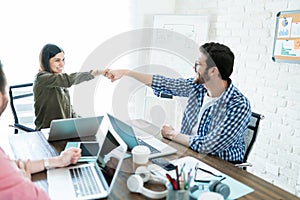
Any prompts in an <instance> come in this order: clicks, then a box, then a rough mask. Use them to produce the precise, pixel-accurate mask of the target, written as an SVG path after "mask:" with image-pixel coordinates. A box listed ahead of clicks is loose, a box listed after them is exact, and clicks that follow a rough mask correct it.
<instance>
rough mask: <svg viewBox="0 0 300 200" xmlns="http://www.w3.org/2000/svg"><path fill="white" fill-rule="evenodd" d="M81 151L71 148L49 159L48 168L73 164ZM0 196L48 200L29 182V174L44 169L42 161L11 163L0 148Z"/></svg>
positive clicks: (46, 196)
mask: <svg viewBox="0 0 300 200" xmlns="http://www.w3.org/2000/svg"><path fill="white" fill-rule="evenodd" d="M80 156H81V150H80V149H77V148H72V149H70V150H67V151H64V152H62V153H61V155H60V156H57V157H53V158H49V167H50V168H52V167H64V166H67V165H69V164H75V163H76V162H77V161H78V159H79V158H80ZM0 168H1V170H0V182H1V184H0V196H1V198H3V199H39V200H40V199H49V197H48V195H47V194H46V193H45V192H44V191H43V190H42V189H41V188H38V187H37V186H36V185H34V184H33V182H31V180H30V179H31V174H32V173H36V172H39V171H43V170H44V169H45V166H44V161H43V160H37V161H29V160H28V161H21V160H18V161H12V160H10V158H9V157H8V156H7V155H5V153H4V151H2V149H1V148H0Z"/></svg>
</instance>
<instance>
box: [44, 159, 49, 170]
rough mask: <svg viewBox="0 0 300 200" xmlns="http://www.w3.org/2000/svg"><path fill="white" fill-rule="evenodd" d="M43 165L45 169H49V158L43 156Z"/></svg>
mask: <svg viewBox="0 0 300 200" xmlns="http://www.w3.org/2000/svg"><path fill="white" fill-rule="evenodd" d="M44 166H45V169H46V170H48V169H50V167H49V159H48V158H44Z"/></svg>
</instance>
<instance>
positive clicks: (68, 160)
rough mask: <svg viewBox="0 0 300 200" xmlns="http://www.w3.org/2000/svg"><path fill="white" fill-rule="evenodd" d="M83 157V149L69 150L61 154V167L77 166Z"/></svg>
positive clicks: (59, 164)
mask: <svg viewBox="0 0 300 200" xmlns="http://www.w3.org/2000/svg"><path fill="white" fill-rule="evenodd" d="M80 157H81V149H80V148H74V147H72V148H69V149H67V150H65V151H63V152H61V154H60V156H59V157H58V158H59V161H58V162H59V163H58V166H59V167H66V166H68V165H70V164H76V163H77V161H78V159H79V158H80Z"/></svg>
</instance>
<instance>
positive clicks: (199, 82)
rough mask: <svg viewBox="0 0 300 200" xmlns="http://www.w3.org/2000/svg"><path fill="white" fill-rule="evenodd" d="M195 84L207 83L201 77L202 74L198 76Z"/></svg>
mask: <svg viewBox="0 0 300 200" xmlns="http://www.w3.org/2000/svg"><path fill="white" fill-rule="evenodd" d="M193 83H195V84H203V83H205V81H204V79H203V77H202V76H201V75H200V73H197V74H196V76H195V78H194V81H193Z"/></svg>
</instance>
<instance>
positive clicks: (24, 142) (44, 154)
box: [9, 131, 59, 160]
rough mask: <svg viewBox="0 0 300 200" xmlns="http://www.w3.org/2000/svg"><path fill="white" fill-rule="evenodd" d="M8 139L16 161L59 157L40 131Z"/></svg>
mask: <svg viewBox="0 0 300 200" xmlns="http://www.w3.org/2000/svg"><path fill="white" fill-rule="evenodd" d="M9 137H10V139H9V143H10V146H11V148H12V150H13V152H14V155H15V158H16V159H31V160H39V159H43V158H48V157H54V156H58V155H59V154H58V152H57V151H56V149H55V148H54V147H53V146H51V144H49V142H48V141H47V139H46V138H45V137H44V135H43V134H42V132H40V131H37V132H28V133H19V134H17V135H10V136H9Z"/></svg>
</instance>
